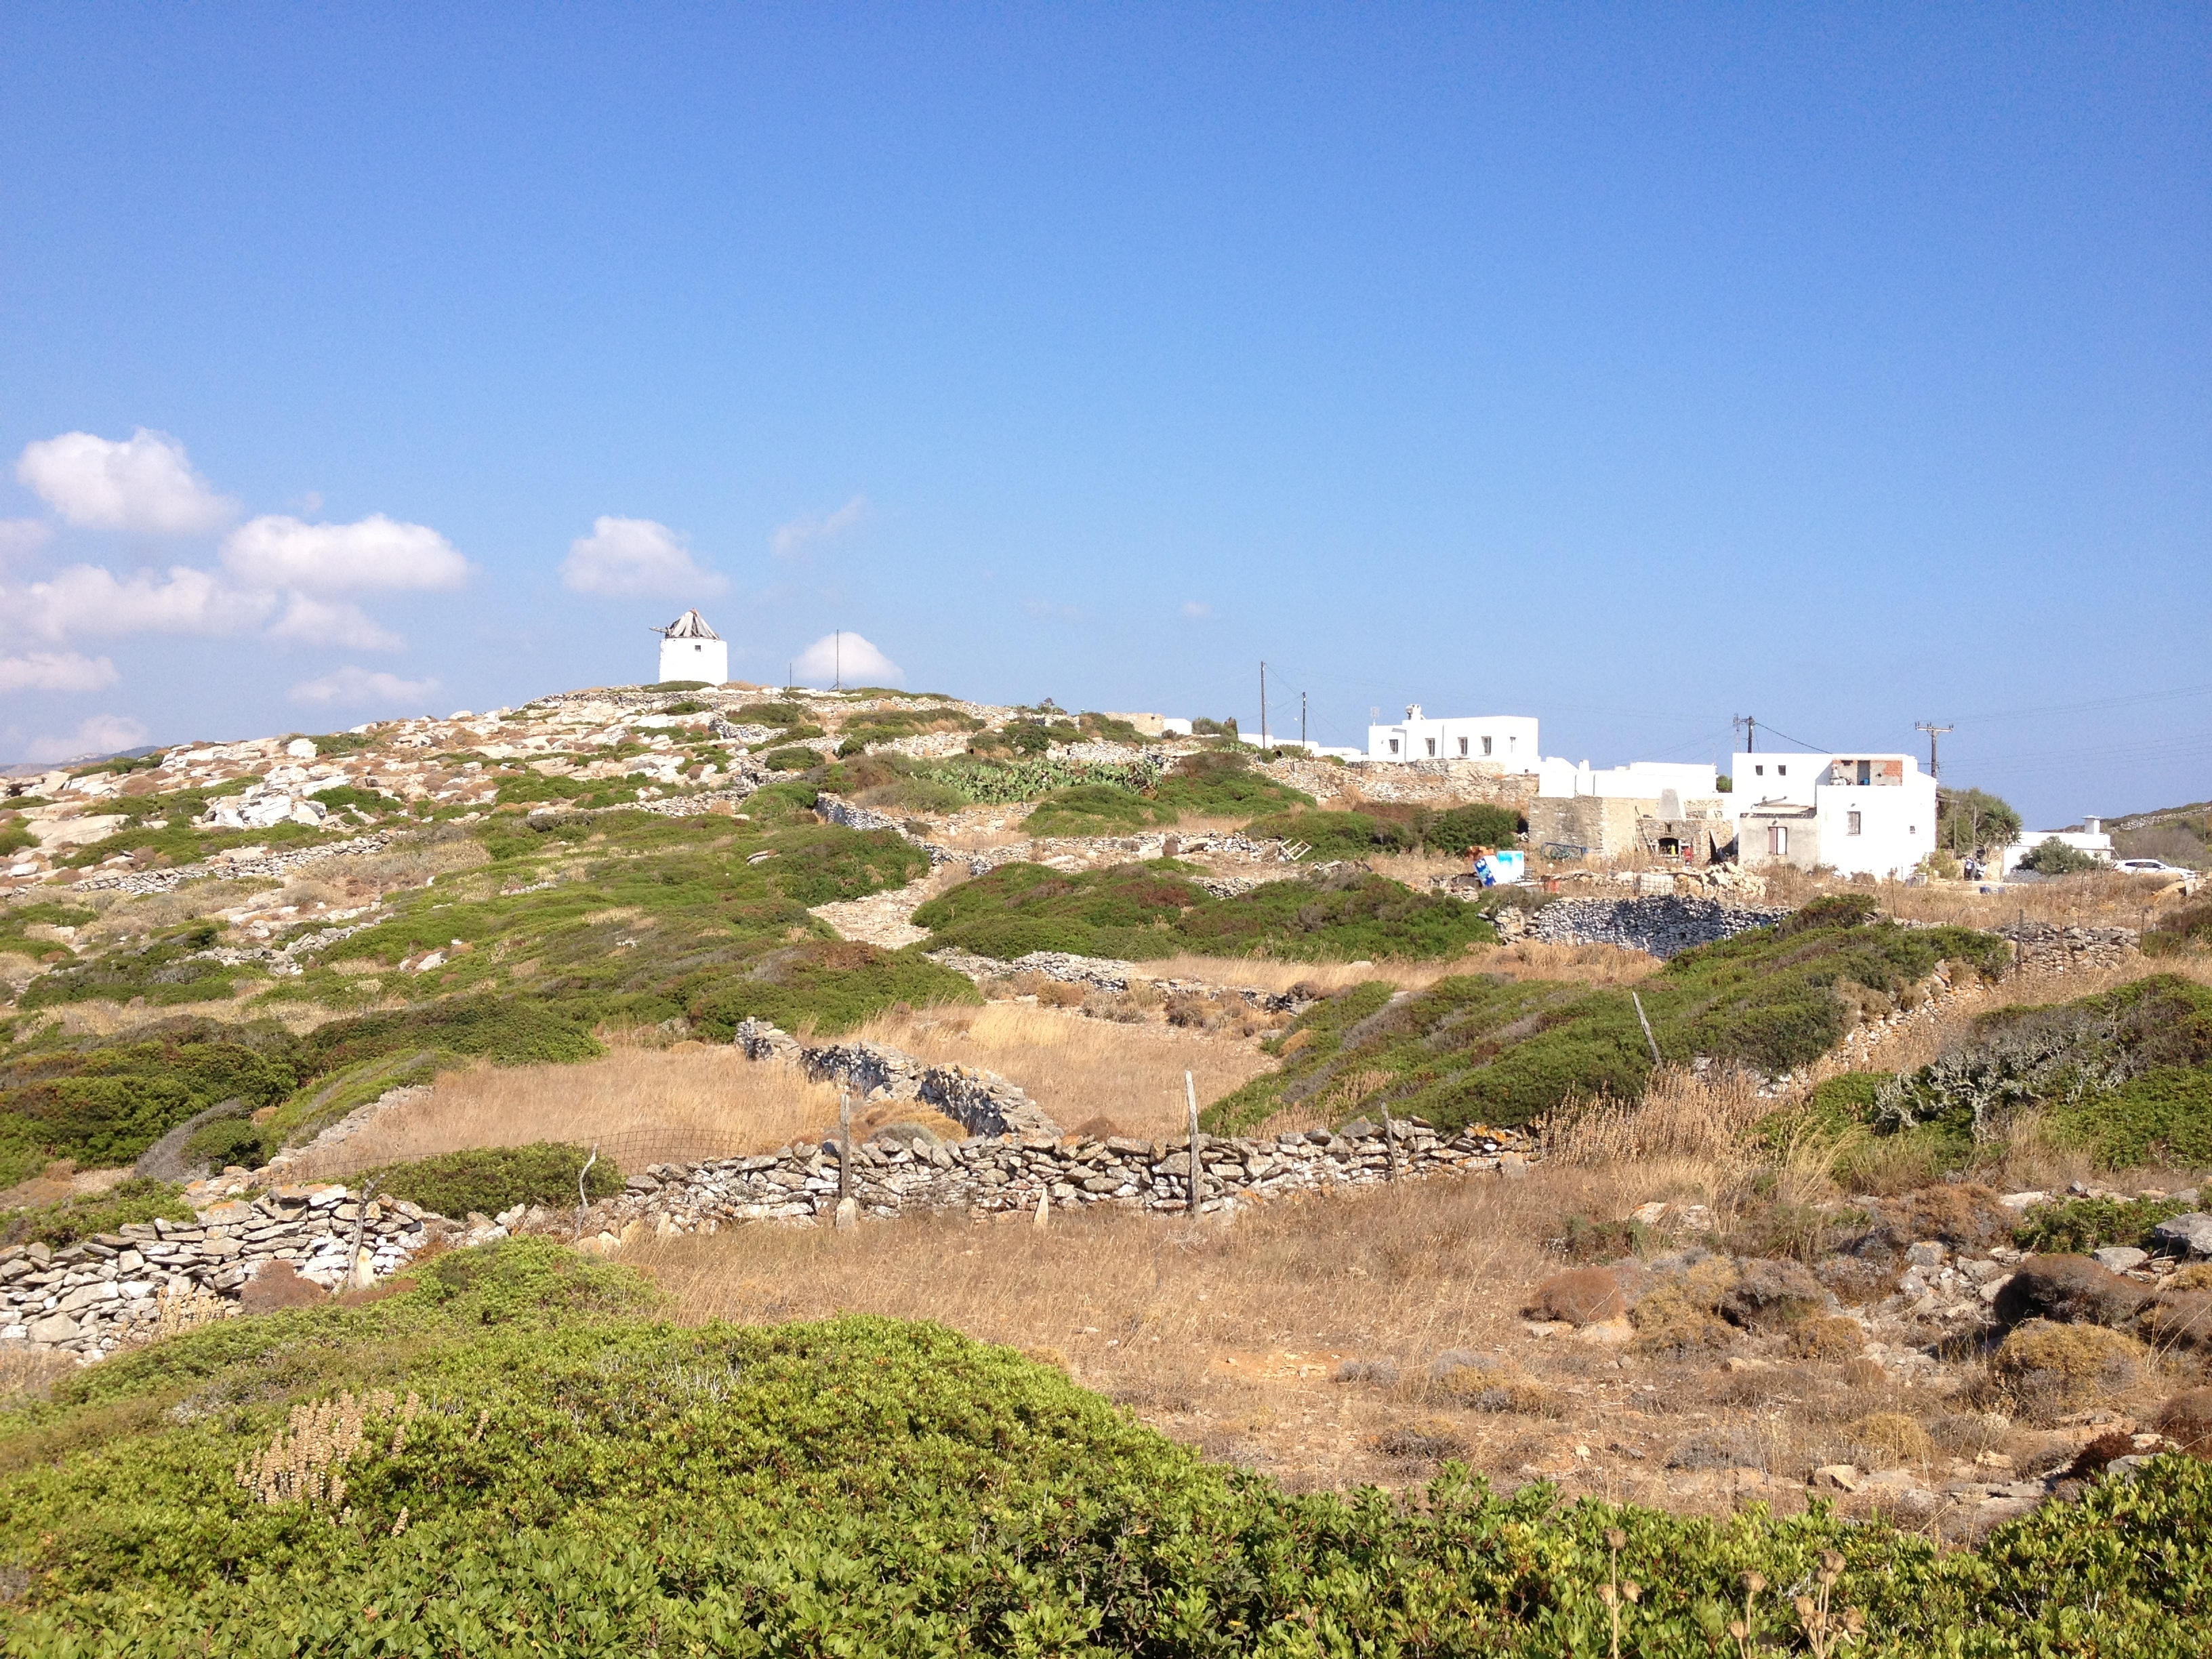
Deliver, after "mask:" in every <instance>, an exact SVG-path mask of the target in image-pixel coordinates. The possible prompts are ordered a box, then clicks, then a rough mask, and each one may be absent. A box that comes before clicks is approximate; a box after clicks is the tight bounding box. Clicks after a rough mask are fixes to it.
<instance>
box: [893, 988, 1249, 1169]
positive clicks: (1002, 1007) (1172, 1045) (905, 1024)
mask: <svg viewBox="0 0 2212 1659" xmlns="http://www.w3.org/2000/svg"><path fill="white" fill-rule="evenodd" d="M854 1036H855V1037H857V1038H860V1039H864V1040H866V1041H867V1042H882V1043H888V1044H889V1045H890V1047H892V1048H902V1049H904V1050H905V1051H906V1052H907V1053H908V1054H915V1055H918V1056H920V1057H921V1059H923V1060H928V1061H930V1062H931V1063H933V1064H936V1065H946V1064H957V1065H962V1066H980V1067H981V1068H982V1069H983V1070H985V1071H989V1072H996V1073H999V1074H1000V1076H1001V1077H1005V1078H1008V1079H1012V1081H1013V1082H1015V1083H1017V1084H1019V1085H1021V1087H1022V1089H1023V1090H1024V1091H1025V1092H1026V1093H1027V1094H1028V1095H1029V1097H1030V1099H1032V1100H1034V1101H1036V1103H1037V1104H1038V1105H1040V1106H1042V1108H1043V1109H1045V1111H1046V1112H1047V1113H1048V1114H1049V1115H1051V1116H1052V1117H1053V1118H1054V1119H1055V1120H1056V1121H1059V1122H1060V1124H1061V1125H1062V1126H1063V1127H1066V1128H1069V1129H1075V1128H1079V1127H1085V1126H1091V1125H1096V1126H1097V1127H1099V1128H1101V1129H1104V1128H1106V1127H1108V1126H1110V1132H1111V1133H1117V1134H1129V1135H1139V1136H1143V1137H1146V1138H1147V1139H1154V1140H1162V1139H1172V1138H1173V1137H1175V1136H1176V1135H1177V1134H1179V1133H1182V1129H1183V1126H1184V1122H1185V1120H1186V1118H1187V1116H1188V1109H1187V1108H1186V1106H1185V1103H1184V1097H1183V1073H1185V1072H1186V1071H1188V1072H1189V1073H1191V1074H1192V1077H1193V1080H1194V1083H1195V1085H1196V1087H1197V1090H1198V1103H1199V1104H1200V1107H1205V1106H1208V1105H1211V1104H1212V1103H1213V1102H1214V1101H1216V1100H1218V1099H1219V1098H1220V1097H1222V1096H1224V1095H1225V1094H1228V1093H1229V1092H1230V1091H1231V1090H1234V1089H1237V1088H1238V1087H1240V1086H1241V1085H1243V1084H1244V1083H1245V1082H1246V1081H1247V1080H1249V1079H1251V1078H1254V1077H1256V1076H1258V1075H1259V1074H1260V1073H1262V1072H1265V1071H1269V1070H1272V1069H1273V1066H1274V1063H1275V1062H1274V1061H1273V1060H1270V1059H1268V1058H1267V1055H1265V1054H1261V1052H1260V1051H1259V1049H1258V1048H1257V1047H1255V1045H1254V1044H1252V1043H1250V1042H1244V1041H1242V1040H1240V1039H1238V1038H1236V1037H1233V1036H1225V1035H1224V1036H1206V1035H1201V1034H1199V1033H1196V1032H1192V1031H1187V1030H1182V1029H1180V1028H1178V1027H1176V1026H1172V1025H1165V1024H1119V1023H1117V1022H1115V1021H1111V1020H1103V1019H1092V1018H1086V1017H1085V1016H1084V1015H1082V1014H1079V1013H1076V1012H1073V1011H1071V1010H1063V1009H1058V1008H1044V1007H1036V1006H1031V1005H1030V1004H1027V1003H1021V1002H994V1003H990V1004H987V1006H984V1007H981V1008H976V1009H968V1008H959V1009H949V1010H947V1009H933V1010H927V1011H923V1012H915V1013H906V1014H885V1015H881V1016H879V1017H878V1018H875V1019H873V1020H871V1021H870V1022H869V1023H868V1024H866V1025H863V1026H862V1027H860V1030H857V1031H855V1032H854Z"/></svg>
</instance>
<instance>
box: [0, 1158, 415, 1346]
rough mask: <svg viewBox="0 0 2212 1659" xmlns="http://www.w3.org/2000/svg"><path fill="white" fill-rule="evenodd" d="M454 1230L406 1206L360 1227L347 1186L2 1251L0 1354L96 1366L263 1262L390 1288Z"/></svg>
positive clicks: (375, 1215) (279, 1194)
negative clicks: (44, 1353)
mask: <svg viewBox="0 0 2212 1659" xmlns="http://www.w3.org/2000/svg"><path fill="white" fill-rule="evenodd" d="M448 1225H450V1224H447V1223H446V1222H445V1221H444V1220H443V1218H440V1217H435V1216H429V1215H427V1214H426V1213H425V1212H423V1211H422V1210H420V1209H418V1208H416V1206H414V1205H412V1204H407V1203H398V1204H391V1205H386V1204H382V1203H377V1202H371V1203H370V1204H369V1206H368V1214H367V1215H366V1217H364V1216H363V1215H362V1208H361V1206H360V1205H359V1204H357V1203H356V1201H355V1200H353V1199H352V1198H351V1197H350V1196H349V1194H348V1193H347V1191H346V1189H345V1188H343V1187H324V1188H279V1189H277V1190H276V1191H275V1192H271V1193H267V1194H263V1195H262V1196H261V1197H259V1198H258V1199H256V1200H253V1201H252V1203H250V1204H249V1203H244V1202H240V1203H231V1204H224V1205H220V1206H217V1207H216V1208H215V1209H212V1210H210V1211H207V1212H204V1214H202V1215H201V1216H200V1218H198V1219H197V1221H195V1222H193V1223H191V1224H190V1225H185V1224H181V1223H178V1222H173V1221H155V1222H150V1223H146V1224H143V1225H140V1224H137V1223H133V1224H131V1225H127V1226H124V1227H120V1228H118V1229H117V1230H116V1231H114V1232H112V1233H101V1234H100V1235H98V1236H97V1237H93V1238H88V1239H84V1240H82V1241H80V1242H79V1243H75V1244H71V1245H70V1246H68V1247H66V1248H65V1249H58V1250H54V1249H48V1248H47V1247H46V1245H44V1244H29V1245H14V1246H11V1247H9V1249H0V1343H15V1342H24V1343H27V1344H29V1345H30V1346H33V1347H36V1348H48V1349H58V1350H61V1351H63V1352H70V1353H76V1354H79V1355H82V1356H83V1357H84V1358H87V1359H96V1358H100V1356H101V1355H102V1354H105V1353H109V1352H113V1351H114V1349H115V1348H116V1347H117V1346H119V1345H120V1344H121V1343H122V1342H124V1341H125V1340H127V1339H129V1338H131V1337H137V1336H143V1335H150V1334H153V1333H154V1331H155V1329H157V1328H158V1327H159V1326H160V1323H161V1312H162V1308H163V1305H164V1304H165V1303H168V1302H172V1301H173V1300H174V1299H176V1298H179V1297H192V1296H196V1295H210V1294H212V1295H216V1296H226V1297H227V1296H234V1295H236V1294H237V1292H238V1291H239V1290H240V1287H241V1286H242V1285H245V1283H246V1280H247V1279H249V1278H251V1277H252V1275H253V1274H255V1273H258V1272H259V1271H260V1269H261V1268H262V1267H263V1266H264V1264H265V1263H268V1262H270V1261H288V1262H289V1263H291V1264H292V1267H293V1268H294V1270H295V1272H297V1273H299V1275H300V1276H301V1278H303V1279H308V1280H311V1281H313V1283H315V1284H319V1285H322V1286H324V1287H325V1289H331V1288H335V1287H336V1286H337V1285H341V1284H343V1283H344V1282H345V1280H346V1279H347V1278H348V1276H349V1274H348V1269H349V1266H350V1267H353V1269H354V1273H355V1275H356V1277H359V1278H368V1277H374V1278H380V1279H381V1278H387V1277H389V1276H390V1275H391V1274H392V1273H396V1272H397V1271H398V1269H399V1267H401V1265H402V1264H404V1262H405V1261H407V1260H408V1259H409V1258H410V1256H412V1255H414V1254H415V1253H416V1251H417V1250H419V1249H422V1244H423V1242H424V1241H425V1240H426V1239H427V1238H428V1237H430V1236H431V1235H432V1234H433V1233H434V1232H438V1231H444V1230H445V1229H446V1228H447V1226H448ZM356 1229H358V1230H359V1231H360V1234H361V1248H362V1258H361V1259H360V1260H359V1261H358V1262H353V1261H349V1258H351V1257H352V1254H353V1241H354V1236H355V1232H356Z"/></svg>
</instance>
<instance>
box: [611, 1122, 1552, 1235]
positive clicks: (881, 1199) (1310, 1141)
mask: <svg viewBox="0 0 2212 1659" xmlns="http://www.w3.org/2000/svg"><path fill="white" fill-rule="evenodd" d="M1391 1129H1392V1136H1393V1139H1395V1141H1396V1143H1397V1148H1398V1171H1399V1173H1400V1174H1401V1176H1406V1177H1407V1178H1409V1179H1410V1178H1414V1177H1422V1176H1437V1175H1447V1174H1471V1173H1475V1172H1479V1171H1494V1172H1508V1173H1510V1172H1513V1171H1516V1170H1521V1169H1524V1168H1526V1167H1527V1165H1528V1160H1529V1141H1528V1138H1527V1137H1526V1136H1525V1135H1522V1134H1521V1133H1517V1132H1516V1131H1513V1130H1510V1129H1486V1128H1471V1129H1468V1130H1467V1131H1465V1132H1463V1133H1460V1134H1456V1135H1452V1136H1449V1137H1447V1136H1443V1135H1439V1134H1438V1133H1437V1132H1436V1131H1435V1130H1433V1129H1431V1128H1430V1127H1428V1126H1427V1125H1425V1124H1424V1123H1421V1122H1419V1121H1405V1122H1400V1123H1395V1124H1393V1125H1392V1126H1391ZM1198 1159H1199V1170H1200V1179H1201V1181H1202V1182H1203V1185H1202V1186H1201V1188H1200V1204H1199V1207H1200V1210H1201V1211H1204V1212H1216V1211H1220V1210H1224V1209H1233V1208H1236V1207H1238V1206H1242V1205H1244V1204H1249V1203H1253V1202H1257V1201H1262V1200H1267V1199H1269V1198H1273V1197H1279V1196H1283V1195H1286V1194H1294V1193H1317V1192H1328V1191H1333V1190H1336V1189H1338V1188H1346V1187H1352V1186H1362V1185H1369V1184H1372V1183H1374V1182H1381V1181H1384V1180H1387V1179H1389V1175H1390V1155H1389V1143H1388V1142H1386V1141H1385V1140H1384V1139H1383V1133H1382V1131H1381V1130H1379V1129H1377V1128H1376V1127H1373V1126H1372V1125H1370V1124H1369V1123H1366V1122H1365V1121H1360V1122H1358V1123H1352V1124H1347V1125H1346V1132H1345V1133H1338V1134H1332V1133H1328V1132H1327V1131H1325V1130H1311V1131H1308V1132H1306V1133H1290V1134H1282V1135H1278V1136H1275V1137H1274V1138H1273V1139H1250V1140H1248V1139H1225V1138H1222V1137H1218V1136H1211V1135H1200V1137H1199V1148H1198ZM837 1177H838V1168H837V1153H836V1148H835V1147H834V1146H830V1145H828V1144H826V1143H825V1144H824V1145H823V1146H812V1147H790V1148H786V1149H785V1150H784V1151H782V1152H777V1153H774V1154H770V1155H763V1156H761V1157H757V1158H721V1159H717V1160H714V1161H713V1162H709V1163H704V1164H654V1165H653V1167H652V1168H650V1169H649V1170H646V1171H645V1172H644V1173H642V1174H641V1175H638V1176H633V1177H631V1179H630V1181H629V1188H628V1190H627V1192H626V1193H625V1194H624V1195H623V1198H622V1199H620V1200H616V1201H615V1202H614V1203H613V1204H611V1205H610V1206H602V1207H603V1209H604V1211H605V1214H604V1216H603V1218H602V1219H601V1225H603V1226H606V1227H608V1228H609V1229H610V1231H613V1230H616V1229H618V1228H619V1227H620V1226H621V1225H623V1224H624V1223H627V1222H629V1221H633V1220H635V1221H647V1222H650V1223H651V1224H652V1225H653V1226H654V1227H655V1229H656V1230H657V1231H663V1232H669V1231H678V1232H682V1231H700V1230H711V1229H712V1228H713V1227H714V1226H716V1225H720V1224H723V1223H729V1222H739V1221H761V1220H782V1221H793V1220H806V1219H810V1218H817V1217H821V1216H825V1215H829V1214H830V1213H832V1212H834V1211H835V1210H836V1206H837V1197H838V1180H837ZM1189 1182H1190V1152H1189V1148H1188V1146H1187V1145H1185V1144H1183V1143H1181V1142H1173V1143H1169V1144H1167V1145H1161V1144H1158V1143H1155V1142H1152V1141H1149V1140H1133V1139H1124V1138H1122V1137H1121V1136H1115V1137H1112V1138H1109V1139H1103V1140H1082V1141H1079V1140H1075V1139H1062V1140H1053V1139H1047V1138H1045V1137H1042V1136H1024V1137H1019V1138H1007V1139H975V1140H963V1141H961V1142H958V1143H957V1144H954V1145H942V1144H939V1145H931V1144H930V1143H928V1142H927V1141H922V1140H919V1139H917V1140H916V1141H915V1143H914V1144H912V1145H907V1146H899V1145H890V1146H885V1145H880V1144H864V1145H860V1146H854V1148H853V1172H852V1194H853V1197H854V1200H856V1202H857V1203H858V1205H859V1207H860V1210H861V1211H862V1212H864V1213H866V1214H869V1215H874V1216H879V1217H890V1216H897V1215H902V1214H904V1213H906V1212H909V1211H931V1210H965V1211H969V1212H976V1213H990V1212H1006V1211H1030V1210H1035V1209H1036V1206H1037V1205H1038V1203H1039V1201H1040V1200H1049V1202H1050V1203H1051V1204H1052V1205H1053V1206H1071V1205H1091V1204H1111V1205H1115V1206H1121V1207H1122V1208H1127V1209H1135V1210H1144V1211H1152V1212H1160V1211H1168V1212H1173V1211H1179V1210H1184V1209H1187V1208H1188V1206H1189V1201H1190V1185H1189Z"/></svg>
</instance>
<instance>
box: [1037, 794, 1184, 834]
mask: <svg viewBox="0 0 2212 1659" xmlns="http://www.w3.org/2000/svg"><path fill="white" fill-rule="evenodd" d="M1173 822H1175V813H1174V812H1173V811H1170V810H1169V809H1167V808H1164V807H1161V806H1157V805H1154V804H1153V803H1152V802H1151V801H1148V800H1146V799H1145V798H1144V797H1143V796H1142V795H1138V794H1133V793H1130V792H1129V791H1128V790H1127V789H1116V788H1115V787H1113V786H1112V785H1111V784H1105V783H1083V784H1078V785H1076V786H1075V787H1073V788H1069V789H1055V790H1054V791H1053V793H1050V794H1049V795H1047V796H1046V797H1045V798H1044V799H1042V800H1041V801H1039V802H1038V803H1037V804H1036V808H1035V809H1034V810H1033V811H1031V812H1030V815H1029V817H1026V818H1024V820H1023V821H1022V828H1023V829H1024V830H1026V831H1027V832H1028V833H1029V834H1030V835H1032V836H1125V835H1128V834H1130V833H1132V832H1133V831H1135V830H1139V829H1146V828H1148V827H1149V826H1151V825H1152V824H1156V823H1173Z"/></svg>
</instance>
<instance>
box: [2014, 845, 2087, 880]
mask: <svg viewBox="0 0 2212 1659" xmlns="http://www.w3.org/2000/svg"><path fill="white" fill-rule="evenodd" d="M2020 867H2021V869H2023V870H2033V871H2034V872H2035V873H2036V874H2037V875H2039V876H2078V875H2080V874H2081V873H2082V872H2084V871H2087V870H2101V869H2103V868H2104V866H2103V865H2102V864H2100V862H2099V861H2098V860H2095V859H2093V858H2092V857H2090V856H2089V854H2087V853H2085V852H2083V851H2082V850H2081V848H2078V847H2069V846H2068V845H2067V844H2066V843H2065V842H2063V841H2061V840H2059V839H2058V837H2057V836H2051V837H2050V838H2049V839H2048V840H2045V841H2044V842H2040V843H2039V844H2038V846H2037V847H2036V848H2035V850H2034V851H2033V852H2031V853H2030V854H2028V855H2027V857H2026V858H2024V859H2022V860H2021V861H2020Z"/></svg>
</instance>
